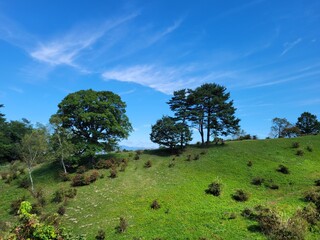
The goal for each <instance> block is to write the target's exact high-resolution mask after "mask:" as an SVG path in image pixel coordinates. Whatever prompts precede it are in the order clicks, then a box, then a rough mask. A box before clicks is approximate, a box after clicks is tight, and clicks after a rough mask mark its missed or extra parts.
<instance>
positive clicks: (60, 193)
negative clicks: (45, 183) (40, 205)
mask: <svg viewBox="0 0 320 240" xmlns="http://www.w3.org/2000/svg"><path fill="white" fill-rule="evenodd" d="M64 198H65V190H64V189H62V188H60V189H58V190H57V191H55V192H54V194H53V198H52V202H56V203H61V202H62V201H63V200H64Z"/></svg>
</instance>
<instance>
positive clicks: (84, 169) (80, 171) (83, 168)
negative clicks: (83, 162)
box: [77, 166, 87, 174]
mask: <svg viewBox="0 0 320 240" xmlns="http://www.w3.org/2000/svg"><path fill="white" fill-rule="evenodd" d="M86 171H87V168H86V167H85V166H80V167H78V168H77V173H79V174H82V173H85V172H86Z"/></svg>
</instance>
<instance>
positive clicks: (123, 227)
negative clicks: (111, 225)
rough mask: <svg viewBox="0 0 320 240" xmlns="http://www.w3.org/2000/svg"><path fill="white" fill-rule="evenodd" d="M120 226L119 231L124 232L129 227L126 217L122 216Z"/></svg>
mask: <svg viewBox="0 0 320 240" xmlns="http://www.w3.org/2000/svg"><path fill="white" fill-rule="evenodd" d="M119 220H120V222H119V226H117V227H116V231H117V233H124V232H125V231H126V230H127V228H128V222H127V220H126V219H125V218H124V217H120V219H119Z"/></svg>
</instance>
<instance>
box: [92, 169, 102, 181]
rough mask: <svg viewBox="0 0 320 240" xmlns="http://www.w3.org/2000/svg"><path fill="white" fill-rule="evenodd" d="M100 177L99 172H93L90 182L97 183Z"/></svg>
mask: <svg viewBox="0 0 320 240" xmlns="http://www.w3.org/2000/svg"><path fill="white" fill-rule="evenodd" d="M99 177H100V173H99V172H98V171H97V170H93V171H92V173H91V174H90V182H91V183H92V182H95V181H97V179H98V178H99Z"/></svg>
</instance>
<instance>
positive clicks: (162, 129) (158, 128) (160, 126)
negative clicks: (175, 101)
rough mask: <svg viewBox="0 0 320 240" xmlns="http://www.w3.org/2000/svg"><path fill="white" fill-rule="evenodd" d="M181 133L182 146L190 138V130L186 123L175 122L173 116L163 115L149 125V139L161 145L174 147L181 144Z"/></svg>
mask: <svg viewBox="0 0 320 240" xmlns="http://www.w3.org/2000/svg"><path fill="white" fill-rule="evenodd" d="M181 134H183V136H184V137H183V143H182V146H184V145H186V144H187V143H188V142H190V141H191V140H192V138H191V132H190V129H189V127H188V126H187V125H186V124H183V123H179V122H176V121H175V119H174V118H172V117H168V116H164V117H162V118H161V119H159V120H158V121H157V122H156V124H155V125H152V127H151V134H150V140H151V141H152V142H154V143H157V144H159V145H161V146H165V147H169V148H170V149H174V148H175V147H176V146H178V145H179V144H181Z"/></svg>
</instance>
